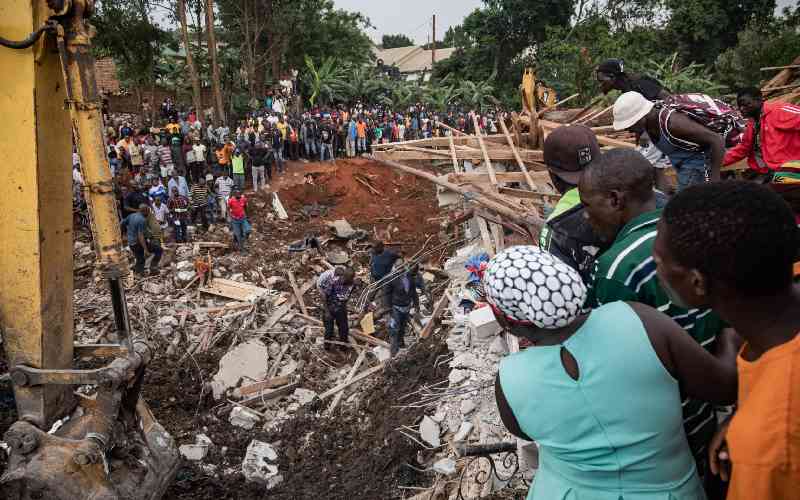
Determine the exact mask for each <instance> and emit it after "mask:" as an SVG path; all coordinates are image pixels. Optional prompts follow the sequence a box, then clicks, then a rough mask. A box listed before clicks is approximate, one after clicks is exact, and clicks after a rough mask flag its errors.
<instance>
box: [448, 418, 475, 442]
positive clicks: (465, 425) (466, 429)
mask: <svg viewBox="0 0 800 500" xmlns="http://www.w3.org/2000/svg"><path fill="white" fill-rule="evenodd" d="M474 428H475V426H474V425H473V424H472V422H461V427H459V428H458V432H456V434H455V436H453V441H455V442H459V441H466V440H467V438H469V435H470V434H472V429H474Z"/></svg>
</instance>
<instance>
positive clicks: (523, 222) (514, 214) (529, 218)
mask: <svg viewBox="0 0 800 500" xmlns="http://www.w3.org/2000/svg"><path fill="white" fill-rule="evenodd" d="M384 154H385V153H375V154H373V155H372V158H373V159H374V160H376V161H378V162H380V163H383V164H384V165H386V166H388V167H392V168H394V169H397V170H400V171H402V172H406V173H409V174H413V175H416V176H417V177H422V178H423V179H427V180H429V181H430V182H432V183H434V184H436V185H438V186H442V187H444V188H446V189H449V190H450V191H453V192H456V193H459V194H461V195H463V196H465V197H467V198H468V199H469V201H470V202H471V203H476V204H478V205H482V206H483V207H486V208H487V209H489V210H491V211H493V212H495V213H497V214H498V215H501V216H503V217H505V218H507V219H508V220H509V221H511V222H514V223H515V224H518V225H520V226H522V227H525V228H526V229H530V230H532V233H538V232H539V230H540V229H541V228H542V224H543V221H542V218H541V217H540V216H539V214H538V213H537V212H535V211H520V210H514V209H511V208H509V207H507V206H505V205H503V204H502V203H497V202H496V201H494V200H491V199H489V198H488V197H486V196H484V195H483V194H482V193H476V192H475V190H472V189H467V188H465V187H463V186H459V185H458V184H453V183H452V182H448V181H447V180H444V179H441V178H439V177H438V176H436V175H434V174H431V173H429V172H425V171H424V170H420V169H418V168H413V167H409V166H408V165H403V164H402V163H398V162H396V161H391V160H388V159H387V158H386V156H384ZM534 236H535V234H534Z"/></svg>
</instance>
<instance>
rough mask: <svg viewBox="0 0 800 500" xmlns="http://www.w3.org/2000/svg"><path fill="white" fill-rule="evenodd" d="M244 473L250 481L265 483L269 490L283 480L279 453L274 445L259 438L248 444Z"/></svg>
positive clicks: (243, 466)
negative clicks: (279, 468) (279, 465)
mask: <svg viewBox="0 0 800 500" xmlns="http://www.w3.org/2000/svg"><path fill="white" fill-rule="evenodd" d="M242 474H243V475H244V477H245V479H247V480H248V481H255V482H259V483H262V484H264V486H265V487H266V489H268V490H269V489H272V488H274V487H275V486H277V485H279V484H280V483H281V482H283V476H282V475H281V474H280V473H279V472H278V454H277V453H276V452H275V450H274V449H273V448H272V446H270V445H269V444H267V443H264V442H262V441H257V440H253V441H251V442H250V444H249V445H248V446H247V452H246V453H245V456H244V461H243V462H242Z"/></svg>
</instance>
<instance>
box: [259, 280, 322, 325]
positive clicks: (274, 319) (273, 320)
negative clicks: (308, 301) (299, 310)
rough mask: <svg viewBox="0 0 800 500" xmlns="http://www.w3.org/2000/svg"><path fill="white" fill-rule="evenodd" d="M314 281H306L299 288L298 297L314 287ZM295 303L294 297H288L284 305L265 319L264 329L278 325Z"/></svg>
mask: <svg viewBox="0 0 800 500" xmlns="http://www.w3.org/2000/svg"><path fill="white" fill-rule="evenodd" d="M314 281H316V280H314V279H313V278H312V279H310V280H308V281H306V282H305V283H304V284H303V286H302V287H301V288H300V295H305V293H306V292H307V291H309V290H310V289H311V287H312V286H314ZM296 302H297V299H296V298H294V296H292V297H290V298H289V300H287V301H286V303H285V304H283V305H281V306H280V307H279V308H278V309H276V310H275V312H274V313H272V315H271V316H270V317H269V318H268V319H267V323H266V324H265V325H264V329H265V330H269V329H270V328H272V327H273V326H275V325H276V324H277V323H278V321H280V320H281V318H282V317H284V316H286V313H288V312H289V311H290V310H291V309H292V307H294V305H295V303H296Z"/></svg>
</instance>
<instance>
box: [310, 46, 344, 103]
mask: <svg viewBox="0 0 800 500" xmlns="http://www.w3.org/2000/svg"><path fill="white" fill-rule="evenodd" d="M305 61H306V70H307V72H306V75H305V81H306V84H307V85H308V87H309V89H310V90H311V95H310V96H309V97H308V102H309V104H311V106H312V107H313V106H316V104H317V100H319V102H320V103H322V104H327V103H329V102H331V101H333V100H334V99H335V98H336V97H337V96H338V92H337V89H338V88H339V87H341V85H342V80H341V78H340V75H341V70H340V69H339V68H337V67H336V64H337V61H336V58H334V57H329V58H326V59H325V60H323V61H322V64H321V65H320V66H319V67H317V65H316V64H315V63H314V60H313V59H311V58H310V57H308V56H306V57H305Z"/></svg>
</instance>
